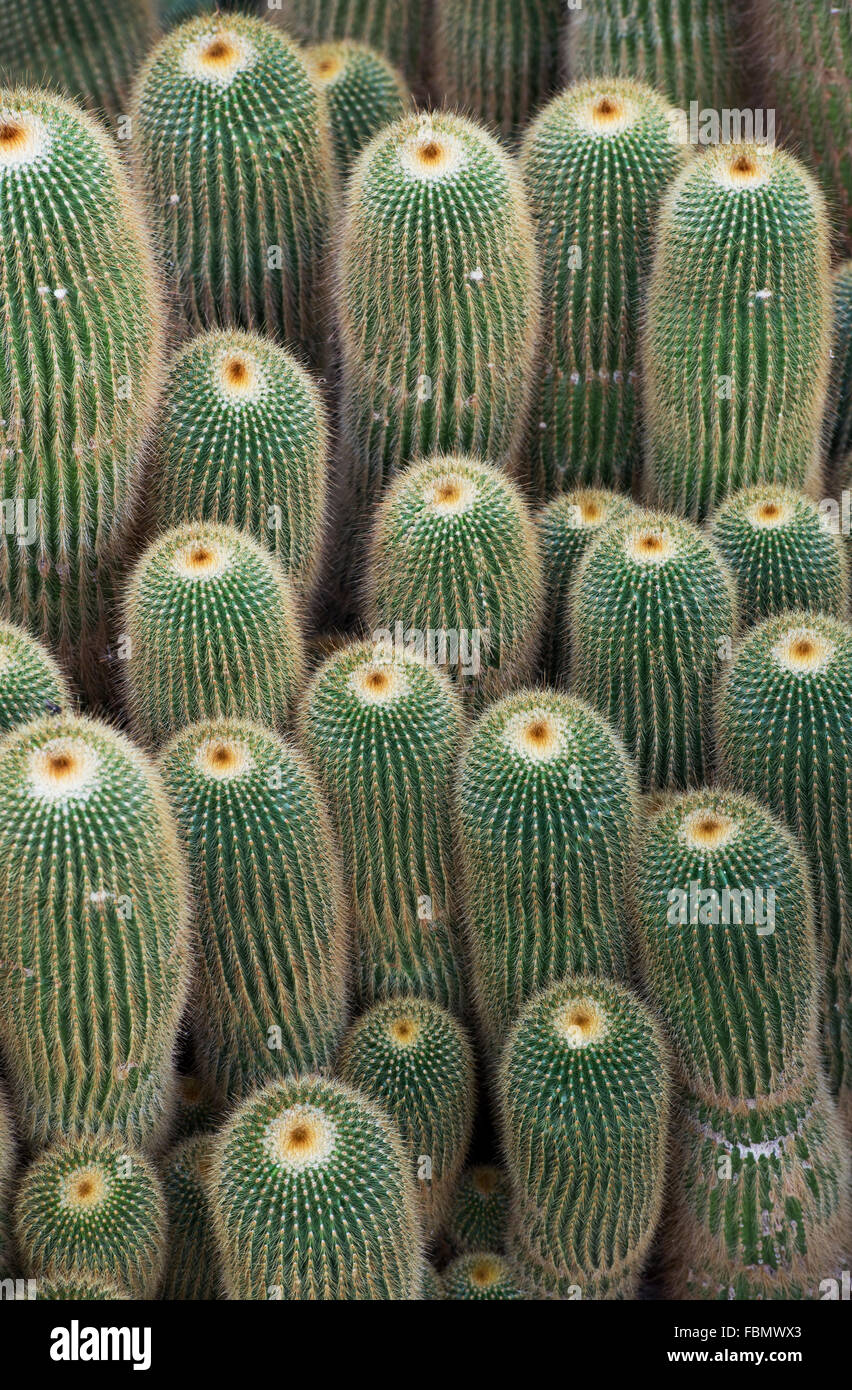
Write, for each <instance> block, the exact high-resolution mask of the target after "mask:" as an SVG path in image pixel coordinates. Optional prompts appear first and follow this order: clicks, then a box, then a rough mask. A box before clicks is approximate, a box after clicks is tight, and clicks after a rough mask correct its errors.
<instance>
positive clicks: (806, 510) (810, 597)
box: [710, 484, 849, 626]
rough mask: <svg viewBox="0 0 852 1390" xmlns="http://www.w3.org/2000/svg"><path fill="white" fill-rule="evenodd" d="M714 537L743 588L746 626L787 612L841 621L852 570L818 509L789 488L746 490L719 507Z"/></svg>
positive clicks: (740, 593)
mask: <svg viewBox="0 0 852 1390" xmlns="http://www.w3.org/2000/svg"><path fill="white" fill-rule="evenodd" d="M710 535H711V537H712V539H713V541H714V542H715V544H716V546H717V548H718V550H719V553H720V554H721V556H722V558H723V560H725V561H726V563H727V564H728V566H729V568H730V570H731V573H732V575H733V577H734V582H735V583H736V586H737V597H738V599H739V603H740V617H741V620H742V622H743V625H744V626H749V625H751V624H752V623H757V622H760V620H761V618H768V617H769V616H770V615H771V614H772V613H783V612H784V610H785V609H787V608H811V609H813V610H814V611H815V612H821V613H832V614H834V615H835V616H836V617H841V616H842V615H843V614H844V613H845V611H846V604H847V600H848V578H849V576H848V564H847V559H846V551H845V547H844V545H843V541H842V540H841V538H840V536H839V535H837V534H833V533H832V531H831V530H830V529H829V528H828V527H827V525H826V524H825V520H824V518H823V517H822V515H821V514H820V509H819V507H818V505H817V503H816V502H814V501H812V500H811V498H809V497H806V496H805V494H804V493H801V492H796V491H794V490H793V489H790V488H778V487H773V486H772V485H771V484H770V485H767V484H763V485H761V486H760V487H753V488H745V489H744V490H743V491H742V492H737V493H735V494H734V495H733V496H732V497H729V498H727V499H726V501H724V502H723V503H722V505H721V507H719V509H718V511H717V512H716V513H715V515H714V516H713V520H712V525H711V527H710Z"/></svg>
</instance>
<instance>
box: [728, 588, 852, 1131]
mask: <svg viewBox="0 0 852 1390" xmlns="http://www.w3.org/2000/svg"><path fill="white" fill-rule="evenodd" d="M718 742H719V752H720V755H721V761H722V773H723V778H724V780H725V782H726V784H727V785H731V786H736V787H737V788H738V789H740V790H742V791H743V792H745V793H747V794H748V795H751V796H755V797H757V799H758V800H760V801H763V802H764V803H765V804H766V805H767V806H769V807H770V808H771V810H772V811H774V813H775V814H776V815H777V816H778V817H779V819H780V820H782V821H784V822H785V823H786V824H787V825H788V826H789V828H790V829H791V830H792V831H793V833H794V834H795V835H797V836H798V837H799V840H800V842H801V845H802V848H803V849H804V850H805V852H806V854H807V857H808V860H809V862H810V869H811V874H812V878H813V887H814V893H815V901H816V909H817V911H816V916H817V922H818V924H819V928H820V929H821V930H819V941H818V945H819V949H820V952H821V956H822V960H823V980H822V985H823V988H822V991H821V993H822V996H823V1041H824V1046H825V1055H826V1060H827V1063H828V1070H829V1080H830V1082H831V1086H832V1089H833V1090H834V1091H835V1092H839V1093H840V1098H841V1109H842V1110H843V1111H844V1113H845V1117H846V1119H847V1120H849V1121H850V1122H852V818H850V817H851V816H852V771H850V757H852V628H850V627H849V626H848V625H847V624H846V623H842V622H839V621H838V620H837V619H834V618H831V617H827V616H825V615H824V614H816V613H804V612H793V613H783V614H780V615H779V616H776V617H772V618H767V619H766V620H765V621H764V622H762V623H761V624H760V626H759V627H756V628H753V629H752V631H751V632H749V633H747V634H746V636H745V638H744V639H743V641H742V643H741V645H740V647H739V650H738V651H737V653H736V656H735V660H734V662H733V665H732V667H731V670H730V671H729V672H728V674H727V677H726V679H725V681H724V684H723V686H722V689H721V691H720V696H719V708H718Z"/></svg>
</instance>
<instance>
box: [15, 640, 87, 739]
mask: <svg viewBox="0 0 852 1390" xmlns="http://www.w3.org/2000/svg"><path fill="white" fill-rule="evenodd" d="M70 704H71V692H70V690H69V689H68V683H67V681H66V680H65V677H64V675H63V674H62V672H61V671H60V669H59V667H58V666H57V664H56V662H55V661H54V660H53V658H52V656H51V655H50V654H49V652H47V651H45V649H44V647H43V646H41V644H40V643H39V642H36V641H35V640H34V639H33V638H32V637H29V636H28V635H27V633H26V632H23V631H22V630H21V628H19V627H16V626H15V625H14V624H13V623H4V622H0V733H7V732H8V731H9V729H14V728H16V727H17V725H18V724H27V723H29V721H30V720H31V719H37V718H38V717H39V715H42V714H58V713H59V712H60V710H63V709H66V708H67V707H68V706H69V705H70Z"/></svg>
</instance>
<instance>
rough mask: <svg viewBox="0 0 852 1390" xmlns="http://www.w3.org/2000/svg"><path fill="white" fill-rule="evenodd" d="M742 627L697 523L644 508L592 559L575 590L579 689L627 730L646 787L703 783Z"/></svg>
mask: <svg viewBox="0 0 852 1390" xmlns="http://www.w3.org/2000/svg"><path fill="white" fill-rule="evenodd" d="M735 624H736V604H735V595H734V586H733V582H732V580H731V577H730V574H729V572H728V570H727V567H726V566H725V564H724V562H723V560H722V558H721V556H720V555H719V553H718V551H717V550H716V548H715V546H713V545H712V543H711V542H709V541H708V540H707V539H706V538H705V537H704V536H703V535H702V534H701V532H700V531H698V530H697V528H696V527H695V526H692V525H690V523H689V522H686V521H681V520H679V519H678V518H677V517H674V516H669V515H667V514H666V513H664V512H649V511H637V512H636V513H634V514H632V515H631V516H629V517H626V518H625V519H624V520H623V521H619V522H614V523H613V524H612V525H611V526H607V527H606V528H605V530H604V531H603V532H602V534H601V535H600V537H599V539H598V540H597V541H596V543H595V544H594V545H593V546H592V547H591V549H590V550H588V551H587V552H586V555H585V558H584V559H583V561H582V562H581V565H580V567H579V569H578V571H577V574H576V578H575V581H574V585H573V588H572V591H571V605H570V613H569V631H570V634H571V660H572V667H571V670H572V685H573V687H574V689H575V690H576V692H577V694H578V695H580V696H582V697H583V698H584V699H586V700H588V701H589V702H590V703H591V704H593V705H595V706H597V708H598V709H599V710H600V711H601V713H602V714H603V715H605V716H606V718H607V719H609V720H610V722H611V723H612V725H613V727H614V728H615V729H616V731H617V732H618V733H620V734H621V737H622V738H623V739H624V742H625V744H626V745H627V748H628V751H629V752H630V753H631V754H632V755H633V756H634V757H635V758H636V761H637V764H638V770H639V778H640V782H641V785H642V788H643V790H649V789H650V788H652V787H669V788H678V787H687V786H700V785H701V783H702V782H704V781H705V779H706V776H707V773H708V770H709V765H710V757H711V750H712V698H713V687H714V682H715V680H716V676H717V673H718V670H719V667H718V662H719V661H720V660H721V659H722V658H723V657H724V656H725V655H726V654H727V652H728V649H729V644H730V642H731V640H732V639H733V636H734V632H735Z"/></svg>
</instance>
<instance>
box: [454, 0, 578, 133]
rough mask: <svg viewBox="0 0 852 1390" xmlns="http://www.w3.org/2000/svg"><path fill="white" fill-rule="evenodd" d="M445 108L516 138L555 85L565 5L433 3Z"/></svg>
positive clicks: (524, 0)
mask: <svg viewBox="0 0 852 1390" xmlns="http://www.w3.org/2000/svg"><path fill="white" fill-rule="evenodd" d="M435 9H436V15H435V18H436V23H437V34H436V42H437V50H438V62H437V71H438V77H439V82H438V85H439V87H440V90H441V93H442V96H443V98H444V105H445V106H448V107H452V108H455V109H457V110H465V111H470V112H471V114H472V115H474V116H475V117H476V119H477V120H479V121H482V122H483V123H484V124H485V125H487V126H490V127H491V128H492V129H493V130H494V131H496V132H497V133H498V134H500V135H502V136H504V137H505V138H507V139H514V138H516V137H517V136H519V135H520V134H521V132H522V130H523V128H524V126H525V125H526V124H527V122H528V121H529V120H531V119H532V117H533V116H534V115H535V113H536V111H537V110H538V109H539V107H540V106H543V105H544V103H545V102H546V101H547V100H548V98H549V97H550V96H551V94H552V93H553V92H554V91H555V90H556V87H557V86H558V83H559V29H560V22H561V20H562V16H563V9H564V6H563V0H436V6H435Z"/></svg>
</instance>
